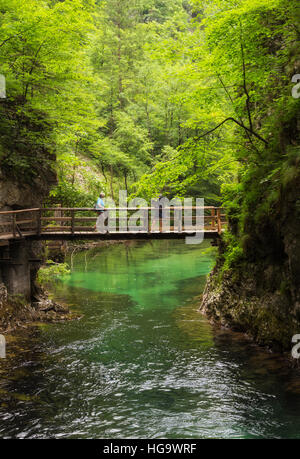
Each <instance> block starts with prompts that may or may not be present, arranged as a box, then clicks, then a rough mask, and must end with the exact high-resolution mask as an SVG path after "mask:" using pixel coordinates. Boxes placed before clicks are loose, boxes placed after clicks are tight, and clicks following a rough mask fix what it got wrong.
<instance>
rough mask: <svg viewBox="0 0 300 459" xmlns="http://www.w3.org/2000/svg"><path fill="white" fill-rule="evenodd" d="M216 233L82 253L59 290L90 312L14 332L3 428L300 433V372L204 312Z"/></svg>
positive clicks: (52, 433) (3, 371)
mask: <svg viewBox="0 0 300 459" xmlns="http://www.w3.org/2000/svg"><path fill="white" fill-rule="evenodd" d="M209 247H210V246H209V243H204V244H201V245H200V246H189V245H186V244H184V242H183V241H178V242H176V241H170V242H168V241H154V242H152V243H151V242H141V241H140V242H130V243H126V244H120V245H111V246H108V247H101V248H96V249H92V250H89V251H84V252H79V253H77V254H75V255H73V256H72V260H69V262H70V263H71V265H72V273H71V275H70V276H67V277H65V278H63V279H61V280H60V281H59V282H58V283H56V284H55V286H54V287H53V292H54V296H55V299H56V300H58V301H63V302H65V303H68V304H70V305H71V307H72V309H73V310H75V311H78V312H81V313H82V314H83V317H82V319H81V320H76V321H73V322H65V323H60V324H48V325H40V326H36V327H33V328H31V329H30V331H22V330H20V331H18V332H17V333H15V334H14V335H13V336H11V337H9V339H8V355H7V359H5V360H2V361H1V362H0V436H1V437H2V438H53V437H55V438H168V439H171V438H172V439H176V438H186V439H188V438H220V437H221V438H262V437H278V438H289V437H300V414H299V413H300V383H299V379H300V378H299V373H297V372H296V371H295V370H291V369H289V368H288V367H287V366H286V365H284V362H283V358H282V357H280V356H279V355H276V354H270V353H268V352H266V351H264V350H262V349H259V348H258V347H257V346H255V345H254V344H253V343H251V342H250V341H249V340H247V339H246V338H245V337H244V336H243V335H241V334H238V333H233V332H230V331H226V330H220V329H219V328H218V327H213V326H212V325H211V324H210V323H209V322H208V320H207V319H206V318H205V317H204V316H203V315H202V314H201V313H199V312H198V310H197V309H198V300H197V299H196V298H195V296H196V295H199V294H200V293H201V292H202V291H203V288H204V285H205V279H206V275H207V274H208V272H209V271H210V269H211V267H212V265H213V262H214V255H213V253H212V252H211V251H210V250H209Z"/></svg>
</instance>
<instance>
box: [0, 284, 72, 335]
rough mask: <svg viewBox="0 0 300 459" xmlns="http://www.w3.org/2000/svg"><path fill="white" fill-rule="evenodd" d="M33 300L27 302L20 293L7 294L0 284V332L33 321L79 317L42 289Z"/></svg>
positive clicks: (60, 320)
mask: <svg viewBox="0 0 300 459" xmlns="http://www.w3.org/2000/svg"><path fill="white" fill-rule="evenodd" d="M35 300H36V301H34V302H32V303H29V302H27V301H26V300H25V299H24V298H22V296H21V295H8V293H7V289H6V287H5V285H4V284H0V333H10V332H12V331H13V330H16V329H17V328H22V327H23V328H24V327H27V326H30V325H32V324H33V323H34V322H45V323H46V322H62V321H66V320H74V319H78V318H79V317H80V316H79V315H78V314H75V313H73V312H71V311H70V310H69V308H68V307H67V306H65V305H62V304H58V303H56V302H55V301H53V300H51V299H50V298H49V297H48V296H47V294H46V292H44V291H42V290H41V291H40V294H39V296H38V297H37V298H36V299H35Z"/></svg>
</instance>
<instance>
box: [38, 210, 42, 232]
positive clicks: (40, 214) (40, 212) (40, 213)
mask: <svg viewBox="0 0 300 459" xmlns="http://www.w3.org/2000/svg"><path fill="white" fill-rule="evenodd" d="M41 233H42V209H39V210H38V211H37V235H38V236H40V235H41Z"/></svg>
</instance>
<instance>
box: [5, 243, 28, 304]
mask: <svg viewBox="0 0 300 459" xmlns="http://www.w3.org/2000/svg"><path fill="white" fill-rule="evenodd" d="M28 249H29V247H28V243H26V242H25V241H16V242H11V243H10V245H9V248H8V249H7V248H6V249H2V248H1V251H0V254H1V265H0V269H1V280H2V282H3V283H4V285H5V286H6V288H7V291H8V293H9V294H10V295H18V294H20V295H22V296H23V297H25V299H26V300H28V301H30V300H31V297H32V292H31V285H32V282H31V274H30V273H31V262H30V261H29V250H28Z"/></svg>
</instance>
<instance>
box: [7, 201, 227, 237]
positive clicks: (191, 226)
mask: <svg viewBox="0 0 300 459" xmlns="http://www.w3.org/2000/svg"><path fill="white" fill-rule="evenodd" d="M164 210H166V211H167V212H169V213H170V219H166V218H165V214H163V218H160V219H156V220H155V218H156V217H154V218H153V215H157V212H158V211H157V208H151V207H142V208H136V207H135V208H107V209H106V212H107V214H106V215H113V216H114V218H115V221H116V226H115V227H114V229H113V230H109V231H107V232H105V233H101V232H98V231H97V230H96V228H95V224H96V220H97V217H98V214H97V211H95V209H90V208H63V207H53V208H36V209H23V210H14V211H1V212H0V245H4V244H6V243H8V242H9V241H14V240H20V239H35V240H55V239H56V240H66V239H79V240H80V239H102V240H126V239H181V238H185V237H187V236H193V235H195V234H199V233H200V234H202V233H204V234H203V235H204V237H205V238H215V237H218V236H219V235H221V233H222V231H223V230H224V226H225V225H226V217H225V215H224V213H223V211H222V209H221V208H219V207H202V208H200V207H189V208H187V207H185V208H184V211H183V212H182V215H181V216H180V222H179V224H178V219H177V220H176V224H175V212H176V208H174V207H169V208H165V209H164ZM186 210H188V211H189V212H190V214H193V217H192V219H190V221H189V222H188V223H187V221H188V220H187V219H185V215H183V214H185V211H186ZM199 210H201V211H202V212H204V219H203V224H202V226H201V227H200V229H199V227H198V225H197V229H196V228H195V224H196V213H197V211H199ZM137 211H140V212H141V214H142V216H144V218H141V220H140V226H139V227H138V228H137V229H136V230H135V231H129V230H128V229H127V228H128V227H129V228H130V225H129V226H128V223H130V219H131V217H132V216H133V214H134V213H136V212H137ZM155 212H156V214H154V213H155ZM157 220H158V221H157ZM167 220H168V221H169V222H170V226H169V227H167V230H166V226H165V222H166V221H167ZM172 225H173V226H172ZM124 228H125V229H124Z"/></svg>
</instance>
